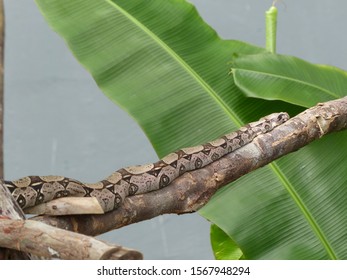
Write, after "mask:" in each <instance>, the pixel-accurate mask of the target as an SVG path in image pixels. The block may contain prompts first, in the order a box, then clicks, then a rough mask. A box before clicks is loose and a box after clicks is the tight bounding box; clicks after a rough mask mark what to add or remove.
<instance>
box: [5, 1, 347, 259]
mask: <svg viewBox="0 0 347 280" xmlns="http://www.w3.org/2000/svg"><path fill="white" fill-rule="evenodd" d="M133 1H135V0H133ZM191 2H192V3H194V4H196V6H197V8H198V10H199V11H200V13H201V15H202V16H203V17H204V19H205V20H206V21H207V22H208V23H209V24H210V25H211V26H212V27H214V28H215V29H216V30H217V31H218V33H219V34H220V35H221V37H223V38H230V39H238V40H242V41H247V42H250V43H252V44H256V45H261V46H262V45H264V16H263V13H264V11H265V10H267V9H268V8H269V6H270V4H271V2H272V1H255V0H253V1H250V0H213V1H212V0H191ZM284 2H286V7H284V5H283V4H281V3H282V2H281V1H280V2H279V4H278V6H279V27H278V28H279V34H278V52H280V53H284V54H290V55H295V56H299V57H301V58H304V59H307V60H309V61H311V62H315V63H325V64H332V65H335V66H338V67H341V68H344V69H347V51H346V48H345V46H346V37H345V36H342V35H343V33H341V30H343V29H342V28H341V26H342V27H343V26H346V24H347V17H346V16H345V15H346V9H347V2H346V1H343V0H335V1H333V2H331V1H322V0H318V1H317V0H307V1H300V0H291V1H284ZM5 12H6V46H5V47H6V48H5V52H6V53H5V151H4V152H5V178H6V179H9V180H10V179H16V178H19V177H22V176H26V175H49V174H56V175H64V176H69V177H72V178H76V179H80V180H82V181H87V182H88V181H89V182H93V181H98V180H100V179H101V178H104V177H105V176H107V175H108V174H110V173H112V172H113V171H114V170H116V169H118V168H121V167H123V166H128V165H133V164H140V163H146V162H151V161H155V160H156V159H157V157H156V154H155V152H154V151H153V149H152V147H151V145H150V144H149V142H148V140H147V139H146V137H145V135H144V134H143V132H142V131H141V129H140V128H139V126H138V125H137V124H136V123H135V122H134V121H133V120H132V119H131V118H130V117H129V116H128V115H127V114H126V113H125V112H123V111H122V110H121V109H120V108H117V107H116V106H114V104H113V103H111V102H110V101H109V100H108V99H107V98H106V97H104V95H103V94H101V93H100V90H99V89H98V88H97V87H96V85H95V83H94V81H93V80H92V78H91V77H90V76H89V74H88V73H87V72H86V71H85V70H84V69H83V68H82V67H81V66H80V65H79V64H78V63H77V62H76V60H75V59H74V58H73V56H72V55H71V54H70V52H69V50H68V49H67V48H66V46H65V45H64V43H63V41H62V40H61V39H60V38H59V37H58V36H57V35H56V34H55V33H53V32H52V31H51V30H50V29H49V28H48V26H47V24H46V23H45V21H44V20H43V18H42V16H41V15H40V13H39V12H38V9H37V8H36V6H35V4H34V1H33V0H15V1H14V0H5ZM100 238H102V239H105V240H109V241H112V242H115V243H118V244H122V245H124V246H128V247H131V248H136V249H138V250H140V251H142V252H143V253H144V255H145V258H146V259H211V258H213V254H212V251H211V248H210V244H209V223H208V222H207V221H205V220H204V219H203V218H201V217H200V216H199V215H197V214H194V215H183V216H176V215H164V216H161V217H158V218H155V219H153V220H150V221H145V222H142V223H139V224H135V225H131V226H129V227H126V228H124V229H120V230H117V231H113V232H110V233H108V234H105V235H102V236H101V237H100Z"/></svg>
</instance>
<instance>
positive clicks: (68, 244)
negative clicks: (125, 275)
mask: <svg viewBox="0 0 347 280" xmlns="http://www.w3.org/2000/svg"><path fill="white" fill-rule="evenodd" d="M0 246H2V247H7V248H11V249H16V250H19V251H22V252H27V253H31V254H34V255H36V256H41V257H44V258H49V259H55V258H56V259H65V260H66V259H72V260H86V259H89V260H100V259H103V260H105V259H142V254H141V253H139V252H137V251H135V250H131V249H127V248H124V247H121V246H114V245H109V244H106V243H105V242H101V241H99V240H96V239H94V238H92V237H88V236H85V235H82V234H78V233H74V232H70V231H67V230H63V229H59V228H55V227H52V226H49V225H46V224H44V223H41V222H37V221H30V220H26V221H24V220H0Z"/></svg>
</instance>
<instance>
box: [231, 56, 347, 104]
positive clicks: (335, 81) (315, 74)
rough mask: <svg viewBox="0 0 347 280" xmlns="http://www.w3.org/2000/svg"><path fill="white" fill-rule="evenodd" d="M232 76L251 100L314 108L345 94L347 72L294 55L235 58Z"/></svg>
mask: <svg viewBox="0 0 347 280" xmlns="http://www.w3.org/2000/svg"><path fill="white" fill-rule="evenodd" d="M232 73H233V77H234V80H235V83H236V85H237V86H238V87H239V88H240V89H242V91H243V92H245V93H246V95H247V96H249V97H258V98H262V99H268V100H282V101H286V102H290V103H293V104H296V105H300V106H304V107H312V106H314V105H315V104H317V103H318V102H324V101H328V100H331V99H335V98H339V97H343V96H345V95H346V88H347V72H345V71H343V70H341V69H338V68H336V67H332V66H328V65H317V64H312V63H309V62H307V61H304V60H302V59H299V58H296V57H292V56H284V55H277V54H271V53H263V54H256V55H240V56H238V55H235V58H234V59H233V62H232Z"/></svg>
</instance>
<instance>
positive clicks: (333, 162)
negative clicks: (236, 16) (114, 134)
mask: <svg viewBox="0 0 347 280" xmlns="http://www.w3.org/2000/svg"><path fill="white" fill-rule="evenodd" d="M36 2H37V4H38V6H39V8H40V10H41V12H42V14H43V15H44V17H45V18H46V20H47V22H48V23H49V25H50V26H51V27H52V28H53V29H54V30H55V31H56V32H58V33H59V34H60V35H61V36H62V37H63V38H64V39H65V41H66V43H67V45H68V46H69V48H70V49H71V51H72V52H73V54H74V55H75V57H76V58H77V59H78V60H79V62H80V63H81V64H82V65H83V66H84V67H85V68H86V69H87V70H88V71H89V72H90V73H91V75H92V76H93V78H94V79H95V81H96V83H97V84H98V86H99V87H100V89H101V90H102V92H103V93H104V94H105V95H106V96H108V97H109V98H110V99H111V100H112V101H113V102H115V103H116V104H118V105H119V106H121V107H123V108H124V109H125V110H126V111H127V112H129V114H131V116H133V118H134V119H135V120H136V121H137V122H138V123H139V124H140V125H141V127H142V129H143V130H144V131H145V133H146V135H147V136H148V138H149V140H150V141H151V143H152V144H153V147H154V149H155V150H156V152H157V154H158V156H159V157H162V156H164V155H165V154H167V153H169V152H172V151H174V150H177V149H178V148H182V147H184V146H191V145H195V144H199V143H202V142H206V141H208V140H211V139H213V138H216V137H218V136H219V135H221V134H223V133H226V132H229V131H232V130H234V129H237V128H238V127H240V126H241V125H242V124H243V123H246V122H249V121H252V120H255V119H258V118H259V117H261V116H263V115H266V114H268V113H270V112H273V111H288V112H289V113H291V114H292V115H293V114H295V113H297V112H299V111H300V110H302V108H301V107H299V106H294V105H291V104H287V103H285V102H281V101H266V100H260V99H253V98H246V97H245V96H244V95H243V93H242V92H241V91H240V90H239V89H238V88H237V86H236V85H235V83H234V81H233V79H232V78H231V77H230V76H228V72H229V68H230V65H229V64H228V63H229V62H230V61H231V58H232V55H233V54H235V53H237V54H246V55H251V54H259V53H263V52H264V49H262V48H259V47H255V46H252V45H249V44H247V43H243V42H240V41H235V40H222V39H220V38H219V36H218V35H217V33H216V32H215V31H214V30H213V29H212V28H211V27H209V26H208V25H207V24H206V23H204V22H203V20H202V19H201V18H200V16H199V15H198V13H197V11H196V9H195V8H194V6H193V5H191V4H189V3H188V2H186V1H184V0H136V1H135V0H133V1H129V0H113V1H111V0H36ZM234 28H237V27H234ZM346 138H347V135H346V133H340V134H338V135H333V136H330V137H325V138H324V139H322V140H321V141H319V142H316V143H314V144H312V145H310V146H308V147H307V148H305V149H303V150H301V151H300V152H297V153H295V154H293V155H291V156H288V157H286V158H284V159H281V160H279V161H277V162H275V163H273V164H271V165H269V166H268V167H265V168H262V169H261V170H258V171H256V172H254V173H253V174H249V176H245V177H243V178H242V179H240V180H238V181H237V182H235V183H233V184H231V185H229V186H226V187H225V188H223V189H222V190H221V191H220V192H218V193H217V195H216V196H215V198H214V199H212V201H211V202H210V203H208V205H207V206H205V207H204V208H203V209H201V210H200V214H202V215H203V216H205V217H206V218H208V219H209V220H210V221H212V222H213V223H214V224H216V225H217V226H218V227H219V228H220V229H222V230H223V231H224V232H225V233H226V234H227V235H228V236H229V237H231V238H232V239H233V240H234V242H235V243H236V244H237V245H238V246H240V248H241V249H242V252H243V254H244V257H245V258H248V259H256V258H263V259H264V258H277V259H286V258H296V259H303V258H308V259H336V258H347V242H346V236H345V228H346V226H347V219H345V217H346V214H347V205H346V203H345V201H346V197H347V190H346V188H345V186H346V182H347V177H346V172H342V171H343V169H344V159H345V158H346V156H347V141H346ZM337 147H338V149H337ZM322 151H323V152H322ZM139 162H141V159H139ZM217 242H218V241H217ZM233 250H234V248H233Z"/></svg>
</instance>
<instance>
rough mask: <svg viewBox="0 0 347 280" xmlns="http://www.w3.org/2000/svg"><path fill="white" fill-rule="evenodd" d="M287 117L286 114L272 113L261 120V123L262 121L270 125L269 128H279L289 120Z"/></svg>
mask: <svg viewBox="0 0 347 280" xmlns="http://www.w3.org/2000/svg"><path fill="white" fill-rule="evenodd" d="M289 118H290V117H289V115H288V113H286V112H281V113H273V114H270V115H268V116H266V117H264V118H262V119H261V121H264V122H266V123H268V124H269V125H270V127H271V128H274V127H276V126H279V125H280V124H282V123H285V122H286V121H287V120H289Z"/></svg>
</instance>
